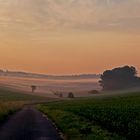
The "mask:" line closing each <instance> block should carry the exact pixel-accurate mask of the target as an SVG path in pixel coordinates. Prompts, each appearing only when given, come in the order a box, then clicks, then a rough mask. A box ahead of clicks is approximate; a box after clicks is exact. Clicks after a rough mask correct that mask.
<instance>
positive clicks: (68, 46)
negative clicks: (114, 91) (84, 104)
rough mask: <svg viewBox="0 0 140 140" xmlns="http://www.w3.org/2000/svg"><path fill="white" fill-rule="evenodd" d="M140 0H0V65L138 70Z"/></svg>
mask: <svg viewBox="0 0 140 140" xmlns="http://www.w3.org/2000/svg"><path fill="white" fill-rule="evenodd" d="M139 7H140V0H0V68H1V69H9V70H22V71H30V72H37V73H47V74H58V75H59V74H79V73H102V72H103V71H104V70H106V69H111V68H114V67H118V66H123V65H133V66H135V67H136V68H137V70H138V71H139V72H140V63H139V60H140V14H139V13H140V8H139Z"/></svg>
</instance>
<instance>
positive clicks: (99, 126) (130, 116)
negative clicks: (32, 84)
mask: <svg viewBox="0 0 140 140" xmlns="http://www.w3.org/2000/svg"><path fill="white" fill-rule="evenodd" d="M37 108H38V109H39V110H41V111H42V112H43V113H45V114H47V115H48V116H49V117H50V119H52V120H53V121H54V122H55V124H56V125H57V127H58V128H59V129H60V130H61V131H62V132H63V134H64V136H65V139H66V140H93V139H94V140H123V139H124V140H134V139H135V140H139V139H140V92H137V93H131V94H130V93H129V94H128V96H126V95H125V96H123V95H122V96H120V95H119V96H112V97H111V96H110V97H104V98H91V99H75V100H70V101H63V102H56V103H49V104H46V105H38V106H37Z"/></svg>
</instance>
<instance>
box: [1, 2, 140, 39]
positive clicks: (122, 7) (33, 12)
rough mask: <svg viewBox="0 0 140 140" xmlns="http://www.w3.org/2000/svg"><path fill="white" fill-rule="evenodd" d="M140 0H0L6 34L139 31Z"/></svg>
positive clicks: (2, 25) (2, 24)
mask: <svg viewBox="0 0 140 140" xmlns="http://www.w3.org/2000/svg"><path fill="white" fill-rule="evenodd" d="M139 7H140V1H139V0H0V29H1V30H2V31H3V32H5V33H6V34H7V32H9V33H10V32H11V34H13V32H14V33H15V32H16V33H17V34H22V36H24V35H25V34H28V35H31V34H35V33H37V34H41V33H40V32H51V31H57V30H68V29H69V30H92V31H98V30H99V31H106V30H112V31H117V30H118V29H120V30H122V31H123V30H140V24H139V23H140V15H139V13H140V9H139Z"/></svg>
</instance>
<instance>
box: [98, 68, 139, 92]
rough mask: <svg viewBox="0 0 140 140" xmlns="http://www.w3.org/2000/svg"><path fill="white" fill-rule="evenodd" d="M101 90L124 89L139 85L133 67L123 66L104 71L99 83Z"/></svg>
mask: <svg viewBox="0 0 140 140" xmlns="http://www.w3.org/2000/svg"><path fill="white" fill-rule="evenodd" d="M99 82H100V85H101V86H102V87H103V90H116V89H126V88H131V87H135V86H138V85H140V78H138V77H137V70H136V68H135V67H133V66H124V67H118V68H114V69H112V70H106V71H105V72H103V74H102V75H101V80H100V81H99Z"/></svg>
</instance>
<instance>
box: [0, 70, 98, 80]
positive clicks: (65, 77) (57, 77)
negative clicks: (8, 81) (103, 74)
mask: <svg viewBox="0 0 140 140" xmlns="http://www.w3.org/2000/svg"><path fill="white" fill-rule="evenodd" d="M0 76H13V77H25V78H44V79H54V80H74V79H75V80H76V79H98V78H99V77H100V75H99V74H79V75H47V74H38V73H28V72H20V71H8V70H7V71H4V70H0Z"/></svg>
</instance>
